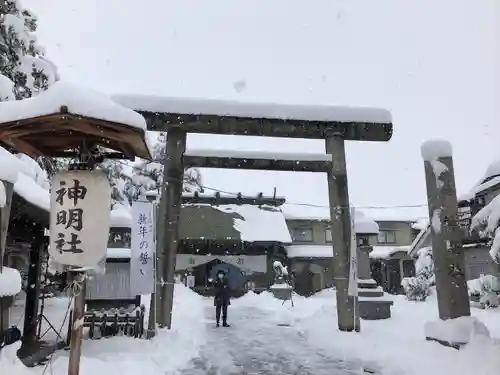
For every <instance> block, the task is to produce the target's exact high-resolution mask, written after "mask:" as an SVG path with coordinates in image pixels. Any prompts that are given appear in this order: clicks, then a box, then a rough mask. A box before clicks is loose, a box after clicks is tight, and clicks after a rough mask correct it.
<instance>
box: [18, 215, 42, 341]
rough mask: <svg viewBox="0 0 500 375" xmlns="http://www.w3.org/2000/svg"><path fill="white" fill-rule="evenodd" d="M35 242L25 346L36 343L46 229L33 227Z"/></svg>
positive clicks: (26, 318) (29, 281) (29, 279)
mask: <svg viewBox="0 0 500 375" xmlns="http://www.w3.org/2000/svg"><path fill="white" fill-rule="evenodd" d="M32 231H33V242H32V243H31V247H30V253H29V269H28V280H27V283H26V304H25V306H24V329H23V345H25V346H29V345H31V344H33V343H35V341H36V328H37V327H36V323H37V317H38V302H39V301H38V300H39V297H40V272H41V269H42V264H41V261H42V257H41V256H40V255H41V254H40V253H41V252H42V251H44V243H43V242H44V228H43V227H42V226H41V225H39V224H35V225H34V226H33V229H32Z"/></svg>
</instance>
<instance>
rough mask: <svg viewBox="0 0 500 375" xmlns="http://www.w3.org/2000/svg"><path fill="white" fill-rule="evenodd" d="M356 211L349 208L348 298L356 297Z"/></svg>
mask: <svg viewBox="0 0 500 375" xmlns="http://www.w3.org/2000/svg"><path fill="white" fill-rule="evenodd" d="M355 218H356V210H355V209H354V208H351V249H350V257H349V286H348V287H347V294H348V295H349V296H353V297H357V296H358V244H357V242H356V226H355V225H354V223H355V220H356V219H355Z"/></svg>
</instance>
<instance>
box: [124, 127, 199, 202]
mask: <svg viewBox="0 0 500 375" xmlns="http://www.w3.org/2000/svg"><path fill="white" fill-rule="evenodd" d="M166 144H167V139H166V133H159V134H158V135H157V137H156V140H155V143H154V146H153V147H152V150H151V153H152V155H151V156H152V159H153V160H152V161H146V160H141V161H139V162H138V163H135V165H133V166H129V167H130V168H131V171H130V172H129V173H126V172H125V169H124V168H123V164H122V166H121V167H118V168H117V169H115V173H117V175H119V176H120V178H119V181H121V182H122V183H123V196H125V197H126V198H127V199H128V201H129V202H132V201H133V200H136V199H137V198H138V197H139V196H140V195H143V194H145V193H146V192H148V191H151V190H156V191H157V192H160V191H161V187H162V184H163V160H164V158H165V157H166V153H165V151H166ZM115 175H116V174H115ZM183 191H184V192H195V191H197V192H203V186H202V180H201V173H200V171H199V170H198V169H197V168H187V169H186V170H185V171H184V178H183Z"/></svg>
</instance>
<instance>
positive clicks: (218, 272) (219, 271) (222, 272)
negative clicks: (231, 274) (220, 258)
mask: <svg viewBox="0 0 500 375" xmlns="http://www.w3.org/2000/svg"><path fill="white" fill-rule="evenodd" d="M220 274H223V275H224V276H226V273H225V272H224V270H218V271H217V275H220Z"/></svg>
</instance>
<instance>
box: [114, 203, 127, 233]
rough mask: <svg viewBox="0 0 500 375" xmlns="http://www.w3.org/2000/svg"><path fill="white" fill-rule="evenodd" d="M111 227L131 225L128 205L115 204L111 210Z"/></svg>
mask: <svg viewBox="0 0 500 375" xmlns="http://www.w3.org/2000/svg"><path fill="white" fill-rule="evenodd" d="M110 215H111V223H110V226H111V227H116V228H130V227H131V226H132V213H131V211H130V206H124V205H122V204H119V203H117V204H115V205H114V206H113V209H112V210H111V214H110Z"/></svg>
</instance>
